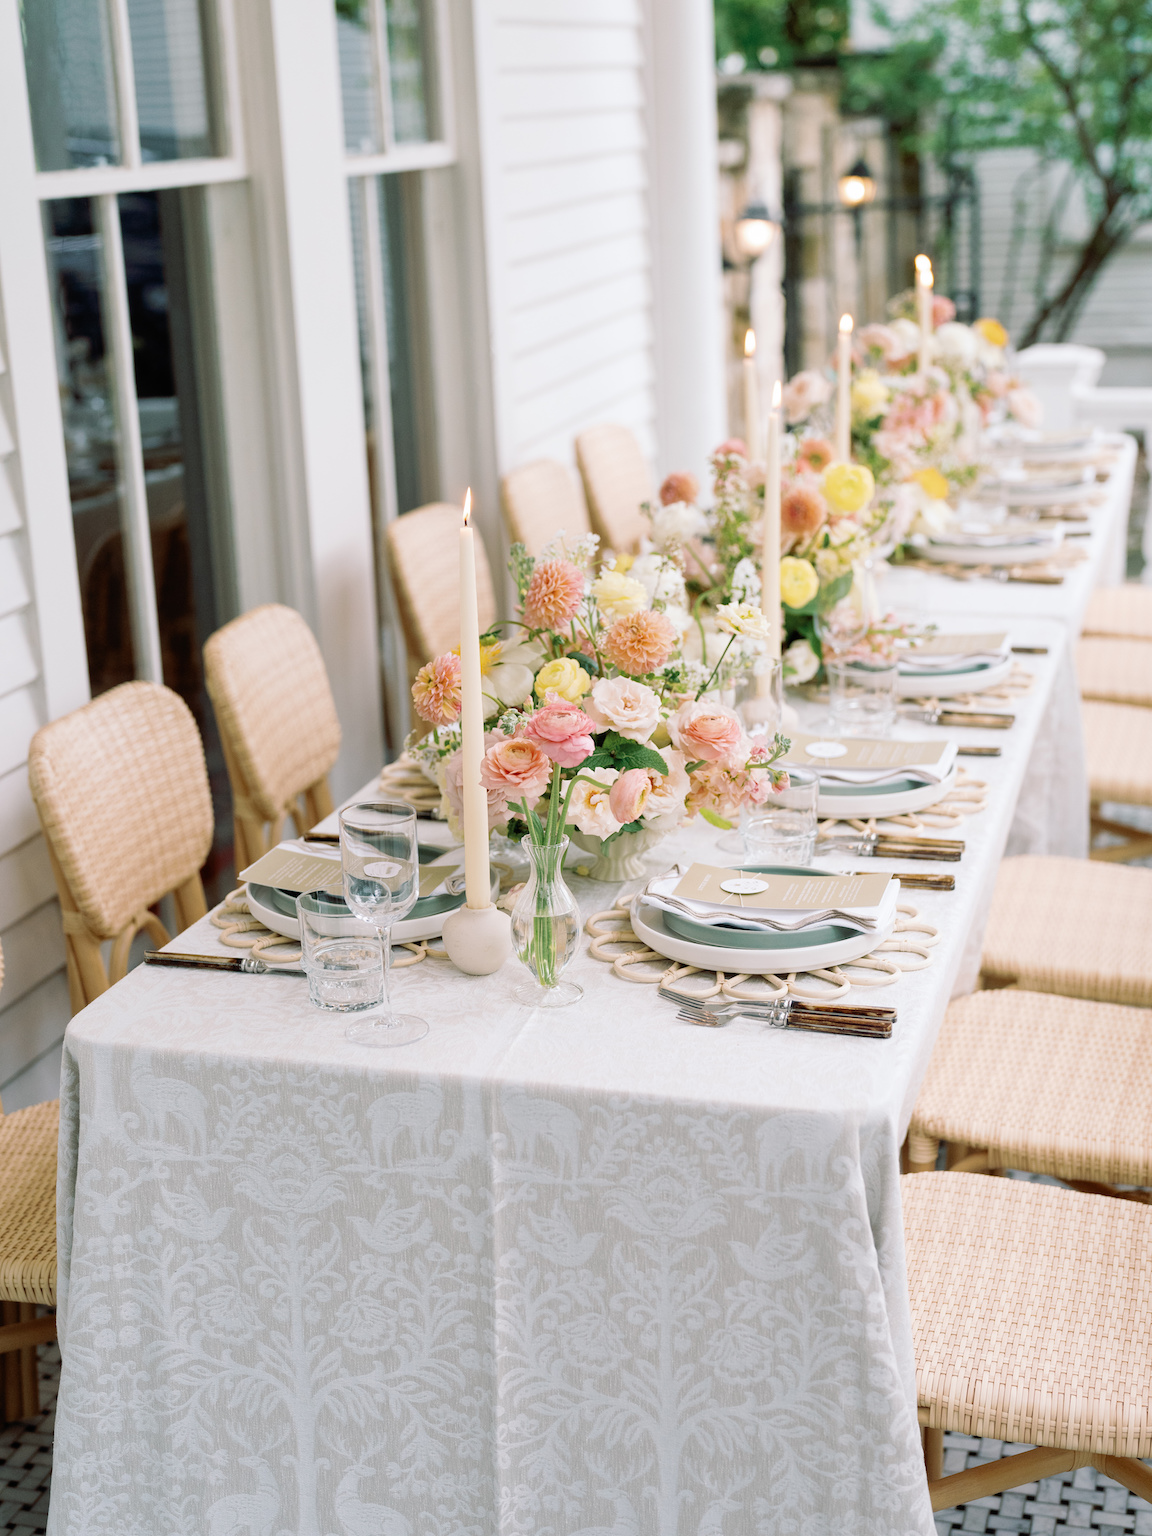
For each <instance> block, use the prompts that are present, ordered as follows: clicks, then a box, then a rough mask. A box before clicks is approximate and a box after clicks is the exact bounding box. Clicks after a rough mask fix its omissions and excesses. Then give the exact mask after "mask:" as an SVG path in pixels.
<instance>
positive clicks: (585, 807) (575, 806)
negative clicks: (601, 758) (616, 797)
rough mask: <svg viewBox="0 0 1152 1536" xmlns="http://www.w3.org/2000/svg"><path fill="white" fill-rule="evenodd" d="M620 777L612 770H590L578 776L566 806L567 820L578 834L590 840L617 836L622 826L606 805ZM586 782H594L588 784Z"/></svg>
mask: <svg viewBox="0 0 1152 1536" xmlns="http://www.w3.org/2000/svg"><path fill="white" fill-rule="evenodd" d="M619 777H620V775H619V773H618V772H617V770H616V769H615V768H591V769H587V770H585V771H583V772H582V773H581V775H580V781H579V782H578V783H577V785H576V788H575V789H574V790H573V791H572V799H571V802H570V803H569V806H568V820H569V821H573V822H575V823H576V827H577V830H578V831H580V832H584V833H586V834H587V835H588V836H589V837H611V836H612V834H613V832H619V830H620V826H621V823H620V822H618V821H617V820H616V818H615V816H613V814H612V812H611V810H610V808H609V805H608V794H609V791H610V790H611V788H612V785H613V784H614V783H615V781H616V780H617V779H618V778H619ZM589 779H594V780H595V781H596V782H595V783H594V784H590V783H588V780H589Z"/></svg>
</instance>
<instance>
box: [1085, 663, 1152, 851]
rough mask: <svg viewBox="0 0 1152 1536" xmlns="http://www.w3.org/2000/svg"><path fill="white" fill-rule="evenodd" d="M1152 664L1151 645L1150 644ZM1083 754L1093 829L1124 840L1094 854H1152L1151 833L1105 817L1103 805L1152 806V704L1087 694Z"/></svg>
mask: <svg viewBox="0 0 1152 1536" xmlns="http://www.w3.org/2000/svg"><path fill="white" fill-rule="evenodd" d="M1147 649H1148V651H1149V653H1150V655H1149V662H1150V665H1152V645H1149V646H1148V647H1147ZM1080 713H1081V716H1082V718H1083V722H1084V753H1085V758H1086V761H1087V767H1088V788H1089V798H1090V800H1091V802H1092V831H1093V832H1094V833H1095V832H1107V833H1110V834H1111V835H1112V836H1114V837H1119V838H1121V839H1122V841H1121V842H1119V843H1115V844H1112V845H1109V846H1107V847H1103V848H1093V850H1092V857H1093V859H1096V860H1098V861H1103V862H1104V863H1109V864H1115V863H1121V864H1122V863H1125V862H1127V860H1129V859H1144V858H1147V857H1148V856H1149V854H1152V837H1149V836H1148V834H1147V833H1145V832H1141V831H1140V830H1139V829H1138V828H1135V827H1132V826H1130V825H1129V824H1127V823H1126V822H1122V821H1116V820H1113V819H1111V818H1109V817H1107V816H1105V815H1104V814H1103V812H1102V810H1101V807H1102V806H1104V805H1107V804H1109V803H1111V804H1116V805H1142V806H1152V709H1144V708H1142V707H1140V706H1138V705H1134V704H1109V703H1106V702H1104V701H1101V700H1096V699H1084V700H1083V701H1082V702H1081V705H1080Z"/></svg>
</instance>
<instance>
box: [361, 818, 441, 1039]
mask: <svg viewBox="0 0 1152 1536" xmlns="http://www.w3.org/2000/svg"><path fill="white" fill-rule="evenodd" d="M340 861H341V864H342V866H343V869H344V900H345V901H346V902H347V903H348V906H349V907H350V908H351V910H352V911H353V912H354V913H355V914H356V916H357V917H359V918H362V919H363V920H364V921H365V922H366V923H370V924H371V925H372V926H373V927H374V928H375V930H376V932H377V934H378V935H379V947H380V950H381V952H382V956H383V1002H384V1008H383V1011H382V1013H381V1014H379V1015H377V1016H375V1017H373V1018H371V1019H360V1020H358V1021H357V1022H356V1023H355V1024H352V1025H350V1026H349V1028H348V1031H347V1034H348V1039H349V1040H351V1041H353V1042H354V1043H355V1044H356V1045H410V1044H411V1043H412V1042H413V1041H414V1040H422V1039H423V1038H424V1036H425V1035H426V1034H427V1033H428V1025H427V1024H426V1023H425V1021H424V1020H423V1019H421V1018H417V1017H416V1015H415V1014H411V1013H393V1011H392V1005H391V1001H390V999H389V996H388V973H389V971H390V970H391V968H392V965H391V962H392V939H391V929H392V925H393V923H396V922H398V921H399V920H400V918H402V917H406V916H407V914H408V913H409V912H411V910H412V908H413V907H414V906H415V905H416V902H417V900H418V898H419V895H420V846H419V842H418V840H417V836H416V812H415V811H414V810H413V809H412V807H411V806H410V805H406V804H405V803H404V802H403V801H402V800H371V801H365V802H361V803H360V804H358V805H349V806H345V808H344V809H343V810H342V811H341V812H340Z"/></svg>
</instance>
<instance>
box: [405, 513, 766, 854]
mask: <svg viewBox="0 0 1152 1536" xmlns="http://www.w3.org/2000/svg"><path fill="white" fill-rule="evenodd" d="M670 505H677V504H670ZM679 505H683V503H680V504H679ZM680 521H681V525H682V526H680V527H679V529H678V531H677V533H676V536H675V537H673V536H672V535H671V534H669V537H668V539H667V541H666V546H665V550H664V551H663V552H661V551H657V552H656V553H655V554H654V555H650V556H645V557H642V558H643V560H644V562H645V563H644V564H641V562H640V561H630V560H629V559H628V558H627V557H625V558H624V559H614V560H613V561H612V563H610V564H609V563H604V564H602V565H600V567H599V569H598V570H597V568H596V567H597V550H598V545H597V540H596V538H595V536H593V535H588V536H585V537H584V538H582V539H580V540H578V541H576V540H567V539H565V538H564V537H561V538H560V539H558V540H556V541H554V542H553V545H552V546H550V547H549V548H548V549H546V550H545V551H544V552H543V554H542V555H541V557H540V558H539V559H538V560H535V559H533V558H532V557H531V556H530V555H529V554H528V553H527V551H526V550H525V549H524V548H523V546H522V545H514V546H513V550H512V557H511V561H510V568H511V571H512V574H513V577H514V579H515V581H516V585H517V589H518V592H519V597H520V613H519V617H518V618H517V619H516V620H514V621H511V622H508V623H505V624H503V625H501V626H499V627H498V629H497V630H495V631H493V632H492V633H490V634H487V635H485V636H483V637H482V642H481V657H482V660H481V668H482V673H483V679H484V687H485V699H486V705H487V708H486V713H485V719H486V725H487V731H486V738H485V740H486V749H485V753H484V759H483V764H482V768H481V778H482V781H483V783H484V786H485V788H486V790H487V793H488V819H489V827H490V829H499V830H501V831H508V832H509V833H510V834H513V835H514V834H517V833H518V834H520V835H526V836H528V837H529V838H530V839H531V840H532V842H533V843H535V844H539V845H541V846H545V845H547V846H556V845H558V844H559V843H560V842H562V841H563V839H564V838H565V837H568V836H570V837H571V838H572V839H573V840H574V841H575V842H576V843H577V845H578V846H579V847H581V848H583V849H584V850H585V851H587V852H589V853H590V854H591V855H592V856H593V859H594V862H593V865H592V870H591V872H592V874H593V875H594V876H596V877H598V878H602V879H620V878H624V877H625V876H626V875H627V874H628V873H634V872H638V870H639V867H640V855H641V854H642V853H643V852H644V851H646V849H647V848H649V847H650V846H652V845H653V843H654V842H656V841H657V840H659V839H660V838H661V837H663V836H665V835H666V834H667V832H668V831H670V830H671V829H672V828H673V827H675V826H677V825H679V824H680V823H682V822H683V821H685V820H690V819H691V818H693V817H694V816H697V815H700V816H703V817H704V818H705V819H706V820H708V821H710V822H711V823H712V824H713V825H715V826H718V827H728V826H730V825H731V824H732V822H733V820H734V819H735V818H736V817H738V816H739V814H740V810H741V808H742V807H743V806H745V805H758V804H762V803H763V802H764V801H765V800H767V799H768V797H769V796H770V795H771V794H772V793H773V792H774V791H776V790H778V789H780V788H782V787H784V786H785V785H786V783H787V775H786V774H785V773H783V771H782V770H780V769H778V768H776V767H775V766H774V764H775V763H776V762H777V760H778V759H779V758H780V756H782V754H783V753H784V752H785V751H786V750H787V743H786V742H784V741H782V740H781V739H780V738H776V739H775V740H774V741H771V742H768V741H765V740H763V739H762V740H760V741H753V740H752V739H751V738H750V737H749V736H748V734H747V733H746V731H745V730H744V727H743V726H742V724H741V722H740V719H739V718H738V716H737V714H736V712H735V710H734V709H733V708H731V707H730V706H729V705H727V704H725V703H724V702H723V701H722V700H721V699H720V698H719V697H718V695H717V692H716V684H717V679H718V676H719V675H720V672H721V669H722V665H723V662H724V660H725V657H726V656H727V655H728V653H730V652H731V651H733V650H734V649H740V648H747V649H753V650H759V649H760V648H762V646H763V644H764V642H765V640H766V639H767V637H768V634H769V630H768V621H767V619H766V618H765V616H764V614H763V613H762V612H761V611H760V609H759V608H758V607H755V606H754V605H752V604H751V603H747V602H743V603H728V604H721V605H720V606H719V607H718V608H717V609H716V614H715V621H716V623H717V625H718V626H720V627H721V629H722V630H723V632H724V634H725V635H726V644H725V647H724V653H723V654H722V655H721V657H719V658H718V659H717V660H716V662H715V663H714V664H713V665H712V666H710V667H709V666H708V665H707V663H706V662H704V661H702V660H697V659H693V658H692V657H691V656H689V655H688V654H686V650H685V645H684V642H685V639H686V636H688V635H690V633H691V631H692V629H693V620H692V616H691V613H690V612H689V611H688V608H687V606H686V588H685V580H684V573H683V566H682V561H683V559H684V557H683V555H682V553H681V546H682V544H683V542H684V541H685V539H686V538H688V537H689V536H690V534H689V532H688V529H689V527H690V526H691V525H692V520H691V519H684V518H681V520H680ZM412 699H413V703H414V705H415V708H416V712H417V713H418V714H419V715H420V717H421V719H422V720H424V721H425V722H426V723H427V725H428V726H430V727H431V730H430V732H428V733H427V735H426V736H425V737H424V738H423V739H422V740H416V741H412V742H411V743H410V744H409V749H410V751H412V753H413V755H414V756H415V757H416V758H417V760H418V761H421V762H422V763H424V764H425V766H428V767H433V766H434V768H435V771H436V772H437V776H438V779H439V782H440V783H441V786H442V790H443V793H444V797H445V801H446V808H447V811H448V815H449V819H450V820H451V821H453V822H454V824H455V825H456V826H459V819H460V816H461V812H462V797H461V790H460V784H461V771H462V770H461V758H460V751H459V732H458V726H457V722H458V720H459V716H460V664H459V658H458V657H457V656H456V655H454V654H451V653H449V654H446V655H443V656H438V657H436V658H435V660H433V661H431V662H429V663H428V664H427V665H426V666H424V667H422V668H421V669H420V672H419V673H418V674H417V677H416V680H415V682H414V683H413V686H412Z"/></svg>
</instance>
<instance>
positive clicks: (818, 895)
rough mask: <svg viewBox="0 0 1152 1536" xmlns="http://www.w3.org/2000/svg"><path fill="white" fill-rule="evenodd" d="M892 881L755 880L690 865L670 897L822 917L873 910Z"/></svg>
mask: <svg viewBox="0 0 1152 1536" xmlns="http://www.w3.org/2000/svg"><path fill="white" fill-rule="evenodd" d="M891 878H892V876H891V875H888V874H883V873H873V872H872V871H869V872H868V873H866V874H861V875H760V874H757V873H756V872H755V871H754V870H750V869H718V868H716V867H715V866H714V865H712V864H693V865H692V867H691V869H689V871H688V873H687V874H686V875H685V876H683V878H682V879H681V880H680V882H679V884H678V885H677V886H676V889H675V890H674V891H673V893H672V894H673V895H674V896H679V897H680V899H681V900H682V901H707V902H712V903H713V904H715V905H717V906H730V907H757V908H765V909H767V910H770V911H775V912H812V911H817V912H822V911H824V909H825V908H828V907H836V908H838V909H840V910H841V911H843V910H844V909H845V908H847V907H878V906H879V905H880V903H881V901H883V899H884V892H885V891H886V890H887V889H888V883H889V881H890V880H891Z"/></svg>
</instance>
